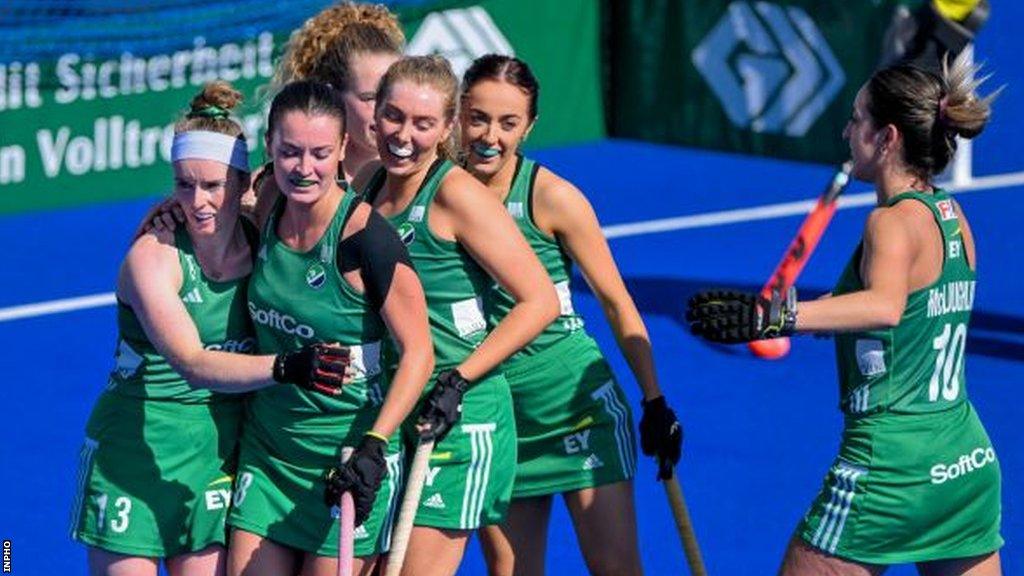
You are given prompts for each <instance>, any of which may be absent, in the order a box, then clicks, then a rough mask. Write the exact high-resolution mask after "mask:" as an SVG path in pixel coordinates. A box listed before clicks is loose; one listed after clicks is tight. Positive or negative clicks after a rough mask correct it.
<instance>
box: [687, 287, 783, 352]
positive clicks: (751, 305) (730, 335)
mask: <svg viewBox="0 0 1024 576" xmlns="http://www.w3.org/2000/svg"><path fill="white" fill-rule="evenodd" d="M686 321H687V322H689V323H690V332H692V333H693V334H694V335H695V336H701V337H703V338H705V339H707V340H710V341H712V342H721V343H724V344H738V343H740V342H750V341H751V340H765V339H768V338H779V337H782V336H789V335H790V334H792V333H793V331H794V329H795V327H796V288H790V289H789V290H788V291H787V292H786V295H785V298H783V297H782V296H781V295H780V294H779V293H778V292H772V297H771V299H765V298H762V297H761V295H759V294H753V293H750V292H738V291H735V290H710V291H706V292H700V293H698V294H696V295H695V296H694V297H692V298H690V302H689V303H688V304H687V310H686Z"/></svg>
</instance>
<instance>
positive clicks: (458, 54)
mask: <svg viewBox="0 0 1024 576" xmlns="http://www.w3.org/2000/svg"><path fill="white" fill-rule="evenodd" d="M405 52H406V54H440V55H441V56H444V57H445V58H447V59H448V61H449V62H451V64H452V70H453V71H454V72H455V75H456V76H457V77H460V78H461V77H462V73H463V72H465V71H466V68H469V65H470V63H472V62H473V60H474V59H476V58H477V57H479V56H483V55H484V54H488V53H495V54H508V55H512V54H514V51H513V50H512V45H511V44H509V42H508V39H506V38H505V36H504V35H503V34H502V33H501V30H499V29H498V26H497V25H496V24H495V23H494V20H492V19H491V16H490V15H489V14H488V13H487V11H486V10H484V9H483V8H482V7H480V6H472V7H470V8H458V9H454V10H445V11H444V12H432V13H430V14H429V15H427V17H426V18H424V19H423V24H421V25H420V27H419V28H418V29H417V30H416V35H415V36H413V38H412V40H410V41H409V44H408V46H407V47H406V50H405Z"/></svg>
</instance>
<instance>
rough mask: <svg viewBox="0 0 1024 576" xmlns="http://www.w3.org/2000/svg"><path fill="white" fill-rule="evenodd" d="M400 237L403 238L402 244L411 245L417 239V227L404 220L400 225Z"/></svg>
mask: <svg viewBox="0 0 1024 576" xmlns="http://www.w3.org/2000/svg"><path fill="white" fill-rule="evenodd" d="M398 237H399V238H401V239H402V244H405V245H406V246H409V245H410V244H412V242H413V240H415V239H416V228H414V227H413V225H412V224H410V223H408V222H403V223H402V225H401V226H399V227H398Z"/></svg>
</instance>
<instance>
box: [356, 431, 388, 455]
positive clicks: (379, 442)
mask: <svg viewBox="0 0 1024 576" xmlns="http://www.w3.org/2000/svg"><path fill="white" fill-rule="evenodd" d="M387 448H388V441H387V440H384V439H382V438H379V437H378V436H377V435H376V434H375V433H374V434H371V433H369V432H367V433H366V434H365V435H363V439H362V440H360V441H359V451H360V452H367V453H372V454H374V455H377V456H380V457H381V458H383V457H384V454H385V453H386V452H387Z"/></svg>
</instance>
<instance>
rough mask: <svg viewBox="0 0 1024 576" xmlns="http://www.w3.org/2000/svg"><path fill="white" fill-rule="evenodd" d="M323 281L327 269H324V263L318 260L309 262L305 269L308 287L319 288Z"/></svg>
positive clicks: (325, 278)
mask: <svg viewBox="0 0 1024 576" xmlns="http://www.w3.org/2000/svg"><path fill="white" fill-rule="evenodd" d="M325 282H327V270H326V269H324V265H323V264H321V263H319V262H314V263H313V264H310V266H309V268H307V269H306V284H309V287H310V288H312V289H314V290H319V289H320V288H322V287H323V285H324V283H325Z"/></svg>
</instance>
